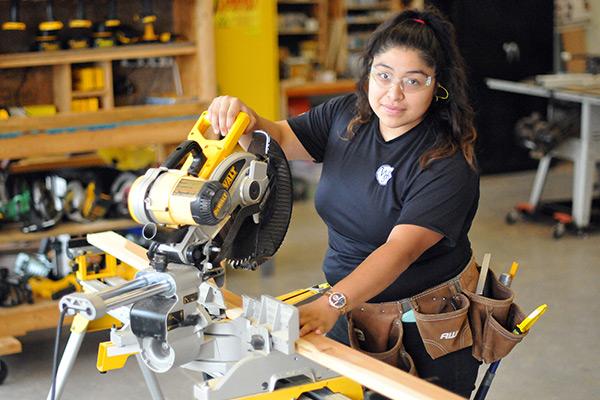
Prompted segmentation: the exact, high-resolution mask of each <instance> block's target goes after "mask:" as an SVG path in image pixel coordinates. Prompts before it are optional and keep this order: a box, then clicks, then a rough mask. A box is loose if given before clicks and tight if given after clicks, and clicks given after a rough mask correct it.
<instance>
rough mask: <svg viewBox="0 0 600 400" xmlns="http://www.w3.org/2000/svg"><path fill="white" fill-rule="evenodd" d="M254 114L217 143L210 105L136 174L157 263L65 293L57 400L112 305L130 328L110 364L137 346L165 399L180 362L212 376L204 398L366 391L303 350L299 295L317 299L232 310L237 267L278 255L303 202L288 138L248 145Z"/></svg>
mask: <svg viewBox="0 0 600 400" xmlns="http://www.w3.org/2000/svg"><path fill="white" fill-rule="evenodd" d="M248 123H249V116H248V115H247V114H244V113H240V114H239V115H238V117H237V119H236V120H235V123H234V124H233V126H232V128H231V130H230V132H229V133H228V134H227V135H226V136H225V138H223V139H222V140H209V139H206V138H205V137H204V132H206V130H207V129H208V128H209V126H210V123H209V121H208V119H207V118H206V114H205V113H204V114H203V115H202V116H201V117H200V119H199V120H198V121H197V123H196V124H195V126H194V127H193V129H192V131H191V133H190V134H189V136H188V140H187V141H184V142H183V143H182V144H181V145H179V146H178V147H177V148H176V149H175V150H174V152H173V153H172V154H171V155H170V156H169V157H168V158H167V160H166V161H165V162H164V163H163V165H162V166H160V167H158V168H151V169H149V170H148V171H147V172H146V174H145V175H143V176H142V177H139V178H138V179H137V180H136V181H135V182H134V184H133V185H132V187H131V189H130V192H129V198H128V203H129V211H130V213H131V215H132V216H133V218H134V219H135V220H136V221H138V222H140V223H144V224H145V225H144V228H143V236H144V237H145V238H146V239H147V240H149V241H150V243H151V244H150V245H149V249H148V251H147V255H148V260H149V263H148V264H145V265H149V268H146V269H143V270H140V271H139V272H138V273H137V275H136V277H135V279H133V280H130V281H126V280H123V279H114V278H112V279H110V280H108V279H107V280H104V281H103V282H101V281H82V282H81V284H82V286H83V287H84V293H74V294H71V295H68V296H65V297H63V298H62V299H61V301H60V306H59V307H60V309H61V312H62V313H63V314H64V313H67V314H71V315H73V314H75V319H74V323H73V327H72V329H71V337H70V338H69V342H68V344H67V347H66V350H65V354H64V355H63V358H62V360H61V363H60V366H59V368H58V370H57V375H56V379H55V381H54V383H53V386H52V389H51V393H50V394H49V397H48V398H49V399H52V391H53V390H54V392H55V394H57V395H58V396H60V394H61V393H62V389H63V386H64V382H65V379H66V376H67V375H68V372H69V370H70V368H71V367H72V365H73V363H74V359H75V354H74V353H76V349H78V348H79V345H80V343H81V341H82V340H83V336H84V334H85V327H86V326H87V323H88V321H93V320H95V319H97V318H100V317H102V316H104V315H106V314H109V315H112V316H113V317H115V318H117V319H119V320H120V321H121V322H122V323H123V326H122V327H121V328H119V329H116V328H114V329H111V332H110V339H111V340H110V341H109V342H105V343H102V344H101V345H100V348H99V352H98V364H97V367H98V369H99V370H100V371H103V372H106V371H109V370H112V369H117V368H121V367H123V366H124V364H125V362H126V360H127V358H128V357H129V356H131V355H135V357H136V358H137V360H138V363H139V365H140V367H141V368H142V372H143V374H142V375H143V376H144V379H145V381H146V384H147V386H148V388H149V390H150V393H151V396H152V398H153V399H163V398H164V397H163V395H162V392H161V390H160V387H159V386H158V382H157V380H156V376H155V375H154V373H163V372H166V371H168V370H170V369H171V368H173V367H177V366H182V367H184V368H186V369H190V370H194V371H199V372H203V373H204V374H205V375H206V376H208V377H210V379H208V380H205V381H201V382H198V383H197V384H196V385H195V386H194V397H195V398H197V399H213V400H218V399H234V398H242V397H246V396H254V397H256V398H260V396H263V395H264V396H266V397H265V398H267V396H268V398H269V399H272V398H282V399H283V398H286V399H289V398H301V395H302V393H304V392H309V391H310V392H314V393H315V396H316V395H317V393H320V396H322V397H311V398H328V397H327V396H329V395H331V394H333V393H337V396H338V397H335V398H338V399H348V398H352V399H358V398H362V391H361V387H360V385H358V384H356V383H354V382H352V381H349V380H348V379H347V378H342V377H339V376H338V375H337V374H336V373H335V372H333V371H331V370H329V369H327V368H325V367H322V366H320V365H318V364H316V363H315V362H313V361H311V360H309V359H307V358H305V357H302V356H300V355H298V354H297V353H296V352H295V341H296V340H297V339H298V337H299V316H298V310H297V308H296V307H294V306H293V305H291V303H293V300H299V299H302V298H304V297H306V296H304V295H303V296H299V295H297V294H294V295H293V296H289V300H290V301H289V302H288V303H286V302H284V301H282V300H280V299H275V298H273V297H269V296H262V297H261V299H260V300H254V299H251V298H249V297H243V309H242V310H240V311H239V312H238V313H237V314H236V315H233V313H232V311H231V310H228V312H227V314H226V312H225V311H226V304H225V292H224V291H223V290H222V289H221V286H222V284H223V280H224V272H225V268H226V266H230V267H233V268H242V269H255V268H257V267H258V266H259V265H260V264H261V263H263V262H264V261H266V260H267V259H268V258H269V257H271V256H272V255H273V254H274V253H275V252H276V251H277V249H278V248H279V246H280V245H281V243H282V241H283V239H284V236H285V234H286V232H287V228H288V226H289V222H290V217H291V211H292V201H293V199H292V197H293V192H292V183H291V174H290V170H289V165H288V163H287V160H286V158H285V155H284V153H283V150H282V149H281V148H280V147H279V145H278V144H277V143H276V142H275V141H273V140H272V139H271V138H270V137H269V136H268V134H267V133H265V132H262V131H255V132H253V134H252V141H251V143H250V145H249V147H248V149H247V150H243V149H242V148H241V147H240V146H239V145H238V144H237V142H238V139H239V138H240V136H241V135H242V133H243V132H244V131H245V129H246V127H247V125H248ZM108 234H109V235H110V234H111V233H108ZM98 235H100V236H98ZM102 235H104V234H96V236H91V235H90V236H88V241H89V242H90V243H91V244H93V245H94V246H96V247H98V248H100V249H102V250H104V251H106V252H107V253H110V252H111V251H117V252H118V250H117V247H121V246H122V247H123V248H124V249H129V251H132V250H131V249H132V248H134V247H135V246H136V245H134V244H133V243H131V242H129V241H127V240H125V239H124V238H122V237H120V236H118V235H116V234H112V235H114V236H108V237H106V236H102ZM115 237H116V238H115ZM114 240H116V242H114ZM111 241H112V242H111ZM117 243H120V244H117ZM103 247H105V248H103ZM139 250H141V248H139V246H138V252H139ZM142 254H143V252H142ZM115 255H116V256H118V255H117V254H115ZM124 261H125V262H128V261H127V260H124ZM144 263H146V261H144ZM321 290H322V289H321V288H317V289H315V290H313V291H308V292H311V293H310V294H314V295H318V294H319V292H320V291H321ZM285 299H287V297H286V298H285ZM342 393H344V394H342ZM273 395H275V397H273Z"/></svg>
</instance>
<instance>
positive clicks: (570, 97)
mask: <svg viewBox="0 0 600 400" xmlns="http://www.w3.org/2000/svg"><path fill="white" fill-rule="evenodd" d="M486 84H487V86H488V87H489V88H490V89H494V90H500V91H505V92H511V93H518V94H524V95H529V96H538V97H546V98H553V99H557V100H563V101H570V102H575V103H580V104H581V130H580V133H579V137H578V138H570V139H568V140H566V141H565V142H563V143H562V144H560V145H559V146H557V147H556V148H555V149H554V150H552V151H551V152H550V153H549V154H547V155H545V156H544V157H542V158H541V159H540V163H539V165H538V169H537V172H536V175H535V180H534V183H533V188H532V190H531V194H530V197H529V203H530V205H531V206H533V207H536V206H537V205H538V204H539V201H540V197H541V194H542V190H543V188H544V183H545V181H546V176H547V174H548V169H549V167H550V161H551V160H552V158H553V157H558V158H561V159H566V160H570V161H572V162H573V163H574V165H575V167H574V171H573V206H572V217H573V222H574V224H575V226H576V228H577V229H584V228H586V227H587V226H588V225H589V223H590V214H591V206H592V192H593V190H594V172H595V168H596V163H598V162H600V95H596V94H592V93H586V92H585V91H577V90H574V89H564V88H553V89H548V88H544V87H542V86H539V85H536V84H534V83H524V82H514V81H506V80H501V79H492V78H488V79H486Z"/></svg>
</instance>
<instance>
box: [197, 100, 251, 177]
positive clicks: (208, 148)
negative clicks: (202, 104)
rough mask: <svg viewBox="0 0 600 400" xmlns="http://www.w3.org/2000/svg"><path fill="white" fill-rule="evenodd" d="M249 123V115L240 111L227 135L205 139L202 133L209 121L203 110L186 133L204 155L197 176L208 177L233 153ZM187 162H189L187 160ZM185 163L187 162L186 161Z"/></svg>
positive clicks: (207, 126) (208, 125)
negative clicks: (204, 159)
mask: <svg viewBox="0 0 600 400" xmlns="http://www.w3.org/2000/svg"><path fill="white" fill-rule="evenodd" d="M248 124H250V116H249V115H248V114H246V113H244V112H240V113H239V114H238V115H237V117H236V118H235V121H234V122H233V125H232V126H231V128H230V129H229V131H228V132H227V135H225V137H224V138H223V139H221V140H213V139H207V138H205V137H204V133H205V132H206V130H207V129H208V128H209V127H210V125H211V124H210V121H209V120H208V118H207V112H206V111H204V112H203V113H202V115H200V118H198V121H196V124H195V125H194V127H193V128H192V130H191V132H190V134H189V135H188V139H189V140H195V141H196V142H198V144H199V145H200V147H201V148H202V152H203V153H204V156H205V157H206V162H205V163H204V166H203V167H202V169H201V170H200V173H199V174H198V177H199V178H202V179H208V178H209V177H210V175H211V174H212V172H213V171H214V169H215V168H216V166H217V165H219V163H221V161H223V160H224V159H225V158H226V157H227V156H229V155H230V154H231V153H233V151H234V149H235V148H236V146H237V143H238V140H239V139H240V137H242V134H243V133H244V131H245V130H246V128H247V127H248ZM188 162H190V161H189V160H188ZM186 164H187V162H186Z"/></svg>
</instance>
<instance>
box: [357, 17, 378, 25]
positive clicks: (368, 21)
mask: <svg viewBox="0 0 600 400" xmlns="http://www.w3.org/2000/svg"><path fill="white" fill-rule="evenodd" d="M385 20H386V19H385V18H360V19H358V18H357V19H350V20H348V25H374V24H380V23H382V22H383V21H385Z"/></svg>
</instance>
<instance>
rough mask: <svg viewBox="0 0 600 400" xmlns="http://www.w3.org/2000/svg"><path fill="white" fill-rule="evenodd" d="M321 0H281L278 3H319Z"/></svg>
mask: <svg viewBox="0 0 600 400" xmlns="http://www.w3.org/2000/svg"><path fill="white" fill-rule="evenodd" d="M317 3H319V0H279V1H277V4H317Z"/></svg>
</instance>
